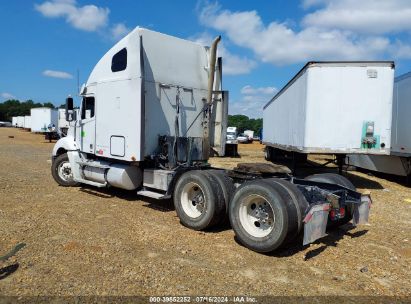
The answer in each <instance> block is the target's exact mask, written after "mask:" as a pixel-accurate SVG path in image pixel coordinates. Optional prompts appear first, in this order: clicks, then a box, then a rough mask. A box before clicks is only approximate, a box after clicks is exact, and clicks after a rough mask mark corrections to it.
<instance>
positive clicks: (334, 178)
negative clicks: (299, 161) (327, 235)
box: [305, 173, 357, 228]
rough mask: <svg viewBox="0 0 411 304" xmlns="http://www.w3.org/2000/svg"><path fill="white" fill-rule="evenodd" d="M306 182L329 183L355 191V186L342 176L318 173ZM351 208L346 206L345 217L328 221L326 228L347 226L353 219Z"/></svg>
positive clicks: (309, 177) (308, 177)
mask: <svg viewBox="0 0 411 304" xmlns="http://www.w3.org/2000/svg"><path fill="white" fill-rule="evenodd" d="M305 179H306V180H311V181H314V182H321V183H329V184H337V185H340V186H343V187H345V188H348V189H350V190H353V191H357V189H356V188H355V186H354V185H353V183H352V182H350V180H349V179H348V178H346V177H344V176H342V175H339V174H335V173H320V174H313V175H310V176H307V177H306V178H305ZM353 212H354V210H353V208H352V207H351V205H347V206H346V208H345V217H344V218H342V219H339V220H336V221H330V220H328V223H327V227H328V228H335V227H339V226H341V225H344V224H347V223H348V222H349V221H351V220H352V217H353Z"/></svg>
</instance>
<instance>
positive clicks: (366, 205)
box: [352, 195, 372, 226]
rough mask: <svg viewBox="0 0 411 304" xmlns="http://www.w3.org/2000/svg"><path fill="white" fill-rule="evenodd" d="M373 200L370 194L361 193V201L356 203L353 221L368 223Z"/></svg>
mask: <svg viewBox="0 0 411 304" xmlns="http://www.w3.org/2000/svg"><path fill="white" fill-rule="evenodd" d="M371 204H372V200H371V197H370V196H369V195H361V203H360V204H354V213H353V219H352V223H353V224H354V225H355V226H357V225H363V224H368V217H369V215H370V208H371Z"/></svg>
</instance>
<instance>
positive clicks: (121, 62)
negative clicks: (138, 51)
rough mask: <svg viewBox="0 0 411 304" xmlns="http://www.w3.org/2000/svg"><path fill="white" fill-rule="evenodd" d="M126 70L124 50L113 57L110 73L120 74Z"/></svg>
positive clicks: (125, 51) (125, 52)
mask: <svg viewBox="0 0 411 304" xmlns="http://www.w3.org/2000/svg"><path fill="white" fill-rule="evenodd" d="M126 68H127V49H126V48H124V49H122V50H121V51H119V52H118V53H117V54H115V55H114V56H113V59H112V60H111V71H112V72H120V71H124V70H125V69H126Z"/></svg>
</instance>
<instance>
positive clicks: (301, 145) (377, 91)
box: [263, 61, 394, 167]
mask: <svg viewBox="0 0 411 304" xmlns="http://www.w3.org/2000/svg"><path fill="white" fill-rule="evenodd" d="M393 85H394V63H393V62H391V61H390V62H308V63H307V64H306V65H305V66H304V67H303V68H302V69H301V70H300V71H299V72H298V73H297V74H296V75H295V76H294V77H293V78H292V79H291V80H290V81H289V82H288V83H287V84H286V85H285V87H284V88H282V89H281V90H280V91H279V92H278V93H277V94H276V95H275V96H274V97H273V98H272V99H271V100H270V102H268V103H267V104H266V105H265V106H264V109H263V129H264V132H263V144H265V145H266V159H267V160H273V159H275V156H276V155H277V154H282V153H284V152H286V153H287V152H288V153H290V154H294V155H298V154H299V156H302V155H305V156H306V155H307V154H310V153H312V154H334V155H336V156H337V160H338V162H339V165H340V167H341V166H342V164H343V162H344V157H345V155H347V154H376V155H387V154H389V151H390V147H391V112H392V90H393Z"/></svg>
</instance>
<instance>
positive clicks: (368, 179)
mask: <svg viewBox="0 0 411 304" xmlns="http://www.w3.org/2000/svg"><path fill="white" fill-rule="evenodd" d="M9 136H14V138H10V137H9ZM52 146H53V144H50V143H48V142H46V141H45V140H44V139H43V137H42V136H40V135H35V134H30V133H28V132H25V131H23V130H16V129H8V128H0V231H1V234H0V256H1V255H3V254H4V253H6V252H7V251H9V250H10V249H11V248H12V247H13V246H14V245H15V244H17V243H19V242H24V243H26V247H24V248H23V249H22V250H20V251H19V252H18V253H17V254H16V256H14V257H13V258H11V259H9V260H8V261H7V262H3V263H1V262H0V268H2V267H3V268H2V269H3V270H4V267H9V268H6V269H13V270H14V272H12V273H11V274H10V275H8V276H7V275H5V274H4V271H2V269H0V273H1V274H0V294H1V295H22V296H23V295H55V296H59V295H113V296H115V295H252V296H261V295H311V296H319V295H353V296H354V295H373V296H375V295H387V296H392V295H397V296H410V295H411V266H410V265H411V263H410V262H411V220H410V218H411V189H410V188H409V187H406V186H404V185H403V184H401V183H399V182H398V181H395V180H393V181H387V180H385V179H382V178H378V177H373V176H368V175H366V174H363V173H358V172H349V173H348V174H347V176H348V177H349V178H350V179H351V180H352V181H353V183H354V184H355V185H356V186H357V187H358V188H359V190H360V191H365V190H369V191H371V195H372V198H373V201H374V204H373V207H372V210H371V212H372V213H371V216H370V225H368V226H361V227H357V228H354V227H352V226H351V225H350V224H348V225H345V226H343V227H340V228H339V229H337V230H333V231H330V232H329V236H327V237H326V238H323V239H322V240H320V241H318V242H316V243H315V244H312V245H310V246H306V247H303V246H301V245H300V242H299V241H296V242H294V243H293V244H290V245H289V246H288V248H285V249H282V250H280V251H277V252H276V253H274V254H270V255H264V254H258V253H255V252H252V251H250V250H248V249H246V248H244V247H242V246H240V245H239V244H237V243H236V241H235V240H234V233H233V231H232V230H231V229H230V228H229V227H220V228H219V229H216V230H213V231H209V232H196V231H192V230H189V229H187V228H184V227H183V226H182V225H180V223H179V220H178V218H177V217H176V214H175V211H174V210H173V206H172V203H171V202H157V201H155V200H147V199H143V198H139V197H137V196H136V195H135V193H133V192H127V191H119V190H113V189H112V190H100V189H94V188H91V187H79V188H63V187H59V186H58V185H57V184H56V183H55V182H54V181H53V179H52V177H51V174H50V163H49V162H48V160H50V153H51V150H52ZM239 152H240V154H241V155H242V157H241V158H220V159H219V158H214V159H212V160H211V163H212V164H213V165H215V166H217V167H225V168H232V167H234V166H235V164H236V163H238V162H263V161H264V160H263V152H262V146H261V145H259V144H250V145H240V147H239ZM13 265H14V266H13ZM10 266H11V267H10Z"/></svg>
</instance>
